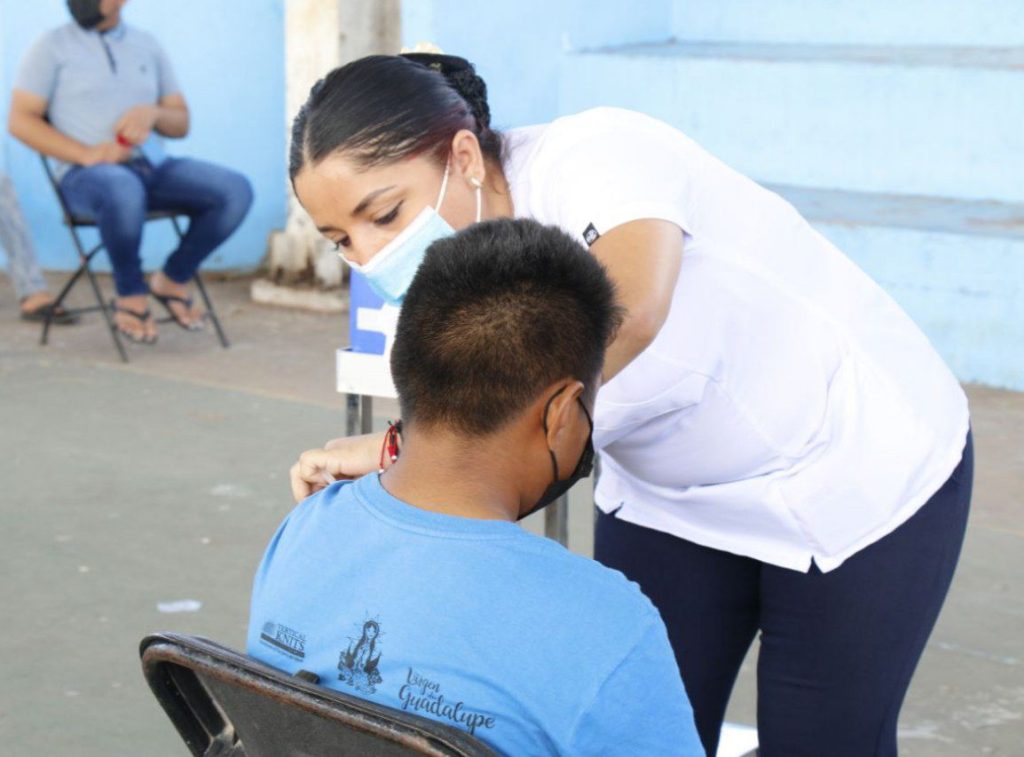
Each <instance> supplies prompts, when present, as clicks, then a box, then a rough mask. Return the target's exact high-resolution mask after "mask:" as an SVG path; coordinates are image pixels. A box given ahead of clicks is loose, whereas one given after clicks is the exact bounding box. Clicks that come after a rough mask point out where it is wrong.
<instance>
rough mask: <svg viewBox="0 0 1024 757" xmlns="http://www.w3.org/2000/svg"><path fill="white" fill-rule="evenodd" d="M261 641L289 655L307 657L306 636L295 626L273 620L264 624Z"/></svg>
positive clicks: (299, 657) (298, 657)
mask: <svg viewBox="0 0 1024 757" xmlns="http://www.w3.org/2000/svg"><path fill="white" fill-rule="evenodd" d="M260 643H261V644H265V645H266V646H268V647H272V648H273V649H275V650H276V651H278V652H282V653H284V654H286V655H288V656H289V657H294V658H295V659H297V660H303V659H305V657H306V636H305V634H302V633H299V632H298V631H296V630H295V629H294V628H289V627H288V626H285V625H281V624H280V623H275V622H274V621H272V620H269V621H267V622H266V623H264V624H263V630H262V631H261V632H260Z"/></svg>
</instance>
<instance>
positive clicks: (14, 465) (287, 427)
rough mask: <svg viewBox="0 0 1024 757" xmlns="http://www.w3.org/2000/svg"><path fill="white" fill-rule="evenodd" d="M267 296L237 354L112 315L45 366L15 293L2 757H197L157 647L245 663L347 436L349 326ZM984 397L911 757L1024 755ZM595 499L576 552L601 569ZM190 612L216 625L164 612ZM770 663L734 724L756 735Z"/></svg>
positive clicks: (1012, 449) (1016, 532)
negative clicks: (261, 615) (300, 462)
mask: <svg viewBox="0 0 1024 757" xmlns="http://www.w3.org/2000/svg"><path fill="white" fill-rule="evenodd" d="M247 288H248V282H246V281H242V280H234V281H227V282H221V283H216V284H215V285H214V286H213V287H212V289H213V291H214V297H215V301H216V302H217V303H218V305H219V310H220V313H221V316H222V318H223V321H224V323H225V326H226V328H227V330H228V333H229V336H230V337H231V338H232V340H233V346H232V347H231V349H229V350H227V351H224V350H222V349H221V348H220V347H219V346H218V345H217V343H216V341H215V339H214V338H213V337H212V335H209V334H206V335H193V334H187V333H185V332H183V331H180V330H178V329H176V328H174V329H172V327H171V326H170V325H168V326H165V327H164V328H163V330H162V332H161V337H160V342H159V343H158V344H157V345H156V346H155V347H150V348H146V347H132V348H131V355H132V358H133V362H132V363H131V364H129V365H123V364H121V363H120V362H119V360H118V359H117V356H116V353H115V352H114V350H113V349H112V346H111V344H110V341H109V337H108V335H107V334H106V332H105V330H104V328H103V326H102V324H101V321H100V319H99V316H98V315H94V316H91V317H89V318H87V319H86V321H85V322H84V323H83V324H81V325H79V326H76V327H71V328H61V329H59V330H57V331H56V332H55V333H54V338H53V340H52V341H53V343H52V344H51V346H49V347H46V348H41V347H38V346H37V345H36V339H37V336H38V332H37V329H35V328H34V327H32V326H29V325H26V324H22V323H20V322H18V321H17V320H16V319H15V318H14V317H13V316H14V313H15V307H16V306H15V302H14V298H13V295H12V294H11V290H10V288H9V286H8V284H7V282H6V281H3V280H0V522H2V525H3V536H2V537H0V538H2V540H3V541H2V544H3V548H2V550H0V572H2V575H3V577H4V580H3V583H2V584H0V607H2V608H3V619H4V623H3V626H4V632H3V634H2V635H0V666H2V667H0V753H3V754H11V755H43V754H46V755H49V754H75V755H111V754H118V755H120V754H125V755H129V754H130V755H135V754H146V755H165V754H166V755H180V754H184V753H185V749H184V747H183V746H182V745H181V743H180V741H179V740H178V738H177V735H176V734H175V732H174V730H173V729H172V727H171V726H170V724H169V722H168V721H167V720H166V718H165V717H164V715H163V713H162V711H161V710H160V709H159V707H158V706H157V705H156V703H155V701H154V700H153V698H152V697H151V695H150V693H149V691H148V689H147V688H146V686H145V683H144V681H143V679H142V676H141V672H140V669H139V664H138V658H137V645H138V642H139V640H140V639H141V638H142V637H143V636H144V635H145V634H146V633H148V632H150V631H154V630H174V631H180V632H185V633H198V634H203V635H206V636H209V637H212V638H215V639H218V640H220V641H222V642H225V643H227V644H229V645H232V646H236V647H240V646H242V644H243V640H244V632H245V625H246V616H247V608H248V597H249V586H250V580H251V575H252V571H253V569H254V568H255V566H256V564H257V562H258V561H259V559H260V556H261V553H262V550H263V548H264V546H265V544H266V541H267V539H268V538H269V536H270V535H271V533H272V532H273V530H274V528H275V527H276V525H277V523H278V522H279V521H280V519H281V518H282V517H283V516H284V515H285V514H286V513H287V512H288V510H289V509H290V507H291V498H290V495H289V493H288V485H287V469H288V467H289V466H290V465H291V463H292V461H293V459H294V457H295V455H296V453H297V452H299V451H301V450H302V449H305V448H307V447H311V446H318V445H319V444H321V443H322V442H323V441H324V440H326V439H327V438H329V437H332V436H337V435H340V434H341V433H342V432H343V428H344V416H343V404H342V402H341V400H340V398H339V397H338V396H337V395H336V394H335V393H334V391H333V382H334V374H333V371H334V363H333V350H334V348H335V347H336V346H338V345H341V344H343V343H344V342H345V332H346V326H345V319H344V318H339V317H337V316H318V315H312V314H308V313H300V312H291V311H282V310H273V309H266V308H262V307H259V306H256V305H253V304H251V303H250V302H249V301H248V297H247ZM80 294H83V295H84V294H85V289H81V290H80ZM969 393H970V396H971V402H972V407H973V414H974V428H975V434H976V445H977V480H976V496H975V506H974V512H973V515H972V520H971V524H970V529H969V532H968V536H967V543H966V546H965V550H964V555H963V558H962V561H961V565H960V570H959V573H958V576H957V579H956V581H955V583H954V587H953V590H952V593H951V594H950V597H949V600H948V601H947V603H946V607H945V610H944V612H943V615H942V618H941V619H940V622H939V626H938V628H937V629H936V631H935V633H934V634H933V636H932V639H931V642H930V644H929V647H928V650H927V652H926V654H925V657H924V659H923V661H922V664H921V666H920V668H919V669H918V673H917V677H916V678H915V680H914V684H913V686H912V689H911V692H910V694H909V697H908V701H907V703H906V706H905V707H904V711H903V718H902V721H901V749H902V753H903V754H907V755H936V756H937V757H944V756H946V755H949V756H950V757H952V756H954V755H956V756H957V757H959V756H960V755H975V754H993V755H1020V754H1024V633H1022V632H1024V589H1022V588H1021V584H1020V583H1019V582H1018V581H1017V577H1018V576H1020V575H1021V574H1022V573H1024V549H1022V547H1024V526H1022V525H1021V517H1020V516H1021V512H1022V495H1021V491H1022V490H1024V394H1014V393H1009V392H1000V391H994V390H989V389H984V388H970V389H969ZM376 410H377V415H378V421H379V422H380V421H382V420H383V418H385V417H388V416H389V415H390V416H393V414H394V412H395V410H394V406H393V404H392V403H381V404H379V405H378V407H377V408H376ZM579 488H580V489H581V491H579V492H574V497H573V500H572V503H571V510H572V522H571V546H572V547H573V548H574V549H576V550H578V551H581V552H584V553H588V552H589V550H590V548H591V538H590V533H589V524H590V519H591V514H590V510H589V506H588V497H587V491H586V487H579ZM530 527H531V528H532V529H533V530H536V529H537V528H538V522H537V521H536V520H534V522H533V523H531V524H530ZM184 599H189V600H197V601H199V602H201V603H202V607H201V609H200V610H199V611H198V612H194V613H183V614H166V613H162V612H160V611H159V610H158V608H157V604H158V603H161V602H168V601H175V600H184ZM753 657H754V653H753V652H752V655H751V660H749V661H748V663H747V664H746V665H745V666H744V670H743V673H742V674H741V679H740V681H739V684H738V686H737V690H736V694H735V696H734V698H733V703H732V706H731V708H730V719H731V720H734V721H737V722H742V723H751V724H752V723H753V722H754V718H753V713H754V688H753V665H754V660H753Z"/></svg>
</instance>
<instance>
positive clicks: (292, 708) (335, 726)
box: [139, 633, 495, 757]
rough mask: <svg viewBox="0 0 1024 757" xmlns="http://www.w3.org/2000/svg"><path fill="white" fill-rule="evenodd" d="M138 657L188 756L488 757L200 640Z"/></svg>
mask: <svg viewBox="0 0 1024 757" xmlns="http://www.w3.org/2000/svg"><path fill="white" fill-rule="evenodd" d="M139 656H140V657H141V659H142V670H143V673H144V675H145V677H146V682H147V683H148V684H149V687H150V689H152V691H153V694H154V695H155V696H156V698H157V701H159V703H160V706H161V707H163V709H164V711H165V712H166V713H167V716H168V717H169V718H170V719H171V722H172V723H173V724H174V727H175V728H176V729H177V730H178V734H179V735H180V736H181V738H182V740H183V741H184V742H185V744H186V745H187V746H188V748H189V749H190V750H191V752H192V754H193V755H195V757H214V755H217V756H218V757H228V756H230V757H263V756H264V755H270V754H273V757H287V755H292V754H294V755H304V756H305V757H314V756H316V755H345V754H358V755H360V757H364V756H365V755H371V757H392V756H394V755H433V756H434V757H493V755H494V754H495V753H494V752H493V751H492V750H491V749H490V747H488V746H487V745H486V744H484V743H482V742H481V741H479V740H478V739H475V738H473V737H471V736H470V735H469V734H468V733H466V732H465V731H462V730H461V729H458V728H456V727H454V726H448V725H445V724H443V723H438V722H436V721H434V720H430V719H428V718H424V717H421V716H419V715H413V714H410V713H408V712H403V711H401V710H397V709H393V708H390V707H385V706H383V705H379V704H376V703H374V702H370V701H368V700H365V699H361V698H359V697H355V696H350V695H348V694H344V693H342V692H340V691H335V690H333V689H327V688H324V687H322V686H319V685H317V680H318V679H317V677H316V676H315V675H313V674H311V673H307V672H305V671H300V672H299V673H298V674H296V675H295V676H290V675H288V674H286V673H284V672H282V671H280V670H277V669H276V668H272V667H270V666H269V665H265V664H263V663H261V662H258V661H256V660H254V659H252V658H250V657H247V656H245V655H242V654H240V653H238V652H235V651H233V650H231V649H229V648H227V647H224V646H222V645H220V644H217V643H215V642H213V641H210V640H208V639H203V638H201V637H196V636H183V635H180V634H174V633H160V634H153V635H150V636H147V637H146V638H144V639H143V640H142V643H141V644H140V647H139ZM247 701H248V702H250V703H253V704H254V705H256V706H254V707H253V709H251V710H246V709H245V707H244V704H240V703H244V702H247ZM253 704H251V705H250V706H251V707H252V706H253ZM266 708H269V709H266ZM268 713H269V714H268ZM286 724H287V726H286ZM289 726H290V727H289ZM286 727H289V731H290V732H289V733H284V732H283V731H282V729H283V728H286ZM282 742H286V746H284V747H282ZM282 749H283V750H284V751H282Z"/></svg>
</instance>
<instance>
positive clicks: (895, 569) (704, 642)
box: [594, 434, 974, 757]
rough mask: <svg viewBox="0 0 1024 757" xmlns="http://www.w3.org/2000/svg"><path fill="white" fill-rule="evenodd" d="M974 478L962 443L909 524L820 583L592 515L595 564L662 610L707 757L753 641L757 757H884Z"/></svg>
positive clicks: (957, 541) (945, 579)
mask: <svg viewBox="0 0 1024 757" xmlns="http://www.w3.org/2000/svg"><path fill="white" fill-rule="evenodd" d="M870 474H871V472H870V471H864V475H870ZM973 478H974V443H973V439H972V437H971V435H970V434H968V436H967V445H966V447H965V448H964V454H963V459H962V460H961V462H960V465H958V466H957V468H956V470H954V471H953V473H952V475H951V476H950V477H949V480H948V481H946V483H945V485H944V486H943V487H942V488H941V489H939V490H938V491H937V492H935V494H934V495H933V496H932V498H931V499H930V500H929V501H928V502H927V503H926V504H925V505H924V506H923V507H922V508H921V509H920V510H918V511H917V513H915V514H914V515H913V516H912V517H911V518H910V519H909V520H908V521H906V522H905V523H904V524H903V525H901V526H900V527H899V528H897V529H896V530H895V531H893V532H892V533H891V534H889V535H888V536H885V537H884V538H882V539H879V540H878V541H876V542H875V543H874V544H871V545H870V546H868V547H865V548H864V549H862V550H861V551H860V552H858V553H856V554H855V555H853V556H852V557H850V558H849V559H848V560H847V561H846V562H844V563H843V564H842V565H840V566H839V567H838V568H836V569H835V570H833V571H830V572H828V573H822V572H821V571H820V570H818V568H817V567H813V566H812V568H811V570H810V572H808V573H800V572H799V571H795V570H787V569H785V568H779V567H777V566H774V565H768V564H766V563H761V562H758V561H757V560H754V559H752V558H750V557H743V556H741V555H734V554H730V553H728V552H722V551H719V550H715V549H711V548H709V547H703V546H700V545H698V544H693V543H691V542H688V541H684V540H683V539H678V538H676V537H674V536H671V535H669V534H665V533H661V532H660V531H654V530H652V529H649V528H643V527H642V526H637V525H634V524H632V523H628V522H626V521H624V520H619V519H618V518H616V517H615V515H614V513H612V514H607V515H606V514H605V513H603V512H599V514H598V516H597V517H598V520H597V527H596V531H595V544H594V557H595V558H596V559H597V560H598V561H600V562H601V563H603V564H605V565H607V566H608V567H610V568H615V569H616V570H620V571H622V572H623V573H625V574H626V577H627V578H630V579H632V580H634V581H636V582H637V583H638V584H640V588H641V589H642V590H643V592H644V593H645V594H646V595H647V596H648V597H649V598H650V600H651V601H652V602H653V603H654V605H655V606H656V607H657V608H658V610H659V611H660V612H661V616H662V618H663V619H664V621H665V625H666V626H667V627H668V634H669V640H670V641H671V642H672V647H673V649H674V650H675V652H676V661H677V662H678V663H679V668H680V672H681V673H682V676H683V682H684V684H685V685H686V692H687V694H689V696H690V702H691V704H692V705H693V712H694V718H695V720H696V722H697V730H698V731H699V732H700V737H701V741H702V742H703V743H704V748H705V749H706V750H707V753H708V754H714V753H715V751H716V750H717V748H718V734H719V729H720V728H721V726H722V719H723V717H724V715H725V708H726V704H727V702H728V700H729V694H730V692H731V691H732V686H733V682H734V681H735V680H736V674H737V672H738V671H739V668H740V664H741V663H742V662H743V658H744V657H745V656H746V654H747V649H748V648H749V647H750V644H751V642H752V641H753V639H754V636H755V634H756V633H757V631H758V630H760V631H761V648H760V656H759V658H758V663H757V664H758V669H757V692H758V696H757V730H758V736H759V738H760V742H761V745H760V751H759V754H761V755H762V757H817V755H829V757H895V755H896V723H897V720H898V716H899V712H900V706H901V705H902V704H903V697H904V695H905V694H906V692H907V687H908V686H909V685H910V679H911V677H912V676H913V673H914V669H915V667H916V666H917V662H918V660H919V659H920V657H921V653H922V652H923V651H924V646H925V642H926V641H927V640H928V635H929V634H930V633H931V630H932V627H933V626H934V625H935V620H936V618H937V617H938V615H939V610H940V608H941V607H942V602H943V600H944V599H945V597H946V592H947V591H948V590H949V585H950V582H951V580H952V578H953V571H954V569H955V568H956V563H957V558H958V557H959V555H960V546H961V544H962V543H963V539H964V531H965V529H966V527H967V514H968V511H969V509H970V502H971V490H972V481H973Z"/></svg>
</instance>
